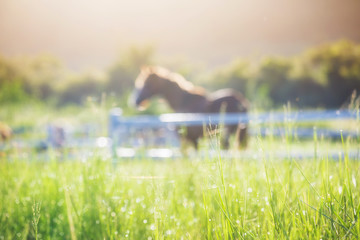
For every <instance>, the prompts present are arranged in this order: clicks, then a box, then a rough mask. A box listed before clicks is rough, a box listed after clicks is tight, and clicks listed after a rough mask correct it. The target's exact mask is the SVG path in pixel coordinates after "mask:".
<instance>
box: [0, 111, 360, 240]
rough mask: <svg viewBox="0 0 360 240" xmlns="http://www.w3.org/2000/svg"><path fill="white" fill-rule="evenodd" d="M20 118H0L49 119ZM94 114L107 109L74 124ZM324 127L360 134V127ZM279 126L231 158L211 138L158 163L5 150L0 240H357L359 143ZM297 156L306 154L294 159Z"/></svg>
mask: <svg viewBox="0 0 360 240" xmlns="http://www.w3.org/2000/svg"><path fill="white" fill-rule="evenodd" d="M99 109H100V110H99ZM68 111H69V112H70V113H72V112H73V110H72V109H70V110H68ZM99 111H102V112H99ZM18 112H19V109H16V108H14V109H10V108H8V109H7V110H6V111H5V110H4V109H3V110H0V116H2V118H3V119H4V120H7V121H8V122H10V123H13V125H14V126H22V125H30V126H35V127H36V126H40V125H42V124H43V123H46V122H48V121H50V120H51V119H52V118H53V117H54V116H53V115H54V114H53V113H49V114H45V112H46V111H44V110H43V109H42V108H39V109H35V111H28V112H27V111H22V114H24V116H25V117H24V118H19V117H18V116H19V115H18V114H19V113H18ZM8 113H9V114H8ZM99 114H101V115H105V114H106V109H102V108H96V107H94V109H92V108H90V109H87V110H86V111H83V112H80V113H78V114H77V115H76V117H75V120H76V121H80V122H84V121H85V122H86V121H89V120H88V117H87V116H88V115H90V118H94V116H97V115H99ZM36 115H38V116H39V118H36V117H35V116H36ZM60 115H66V114H62V113H61V114H60ZM22 119H23V120H22ZM24 119H25V120H24ZM34 119H37V122H34V121H35V120H34ZM82 119H83V120H82ZM97 121H98V123H99V124H106V119H105V120H104V119H100V120H99V119H97ZM309 124H310V123H309ZM331 125H333V126H336V127H338V128H342V129H346V128H347V127H348V128H350V129H356V130H357V131H358V129H359V120H356V121H350V122H349V121H347V122H343V121H341V122H333V123H331ZM282 126H285V127H286V129H287V130H288V131H286V133H285V135H284V136H282V137H281V138H276V137H274V136H269V137H265V138H262V137H253V138H251V141H250V143H249V146H248V148H247V150H246V151H243V152H234V153H233V154H232V156H233V158H232V159H227V158H225V157H222V155H221V153H220V151H219V150H218V147H217V144H216V143H217V141H216V139H215V138H212V139H210V140H209V139H205V140H204V141H202V142H201V144H200V147H201V149H200V154H198V155H195V156H194V155H190V157H184V158H182V159H176V160H170V159H169V160H164V161H155V160H152V159H134V160H126V159H117V160H116V161H113V160H112V159H109V158H106V157H105V155H103V154H102V153H101V152H100V151H99V152H96V151H95V152H94V154H93V156H92V157H90V158H88V159H84V158H82V159H73V158H72V159H67V157H66V156H67V154H66V152H65V153H63V155H62V156H61V153H58V152H52V151H50V152H49V153H48V155H47V156H49V159H48V160H44V159H45V158H44V156H41V157H39V155H37V153H33V152H30V153H29V152H25V151H18V150H14V151H13V150H7V151H6V152H5V153H1V154H0V240H2V239H72V240H74V239H357V238H359V237H360V223H359V220H358V218H359V214H360V190H359V189H360V188H359V184H360V174H359V172H360V161H359V160H360V159H359V151H360V147H359V146H360V138H359V137H358V138H357V139H350V138H348V139H343V140H342V141H330V140H328V139H326V138H324V137H322V136H318V135H317V134H316V132H315V133H314V138H313V139H312V140H307V141H304V140H300V139H298V138H297V137H296V136H292V135H291V132H292V131H291V130H292V129H293V128H296V127H297V126H299V125H297V123H294V122H284V124H283V125H282ZM312 126H313V125H312ZM253 127H254V128H255V129H256V127H257V126H253ZM275 127H278V125H275V126H271V125H270V126H269V128H270V129H271V128H275ZM104 129H106V128H105V126H104ZM104 132H105V130H104ZM30 137H31V136H30ZM209 151H213V152H215V154H207V153H208V152H209ZM279 152H282V153H284V154H282V155H279ZM304 152H308V153H309V152H310V153H313V154H312V155H313V156H310V157H307V158H306V159H299V158H297V157H294V156H296V155H297V154H298V153H300V154H301V153H304ZM354 152H355V153H356V152H357V156H355V157H353V155H352V154H353V153H354ZM294 153H296V154H294ZM337 153H338V154H337Z"/></svg>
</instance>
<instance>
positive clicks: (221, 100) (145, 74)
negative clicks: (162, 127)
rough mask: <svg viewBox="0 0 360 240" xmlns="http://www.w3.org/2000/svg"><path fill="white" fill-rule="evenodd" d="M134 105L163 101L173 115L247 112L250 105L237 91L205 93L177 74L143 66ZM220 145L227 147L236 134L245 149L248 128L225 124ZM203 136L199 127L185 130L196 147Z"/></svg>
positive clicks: (136, 82) (241, 125)
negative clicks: (157, 98)
mask: <svg viewBox="0 0 360 240" xmlns="http://www.w3.org/2000/svg"><path fill="white" fill-rule="evenodd" d="M135 88H136V89H135V90H136V93H135V98H136V100H135V102H136V105H137V106H138V107H141V106H142V105H143V103H144V102H146V101H147V100H149V99H150V98H151V97H153V96H159V97H162V98H164V99H165V100H166V101H167V102H168V104H169V105H170V107H171V108H172V109H173V110H174V111H175V112H181V113H219V112H224V113H246V112H247V111H248V109H249V102H248V101H247V99H246V98H245V97H244V96H243V95H242V94H241V93H239V92H237V91H235V90H232V89H222V90H218V91H216V92H213V93H210V94H208V93H207V92H206V91H205V90H204V89H203V88H201V87H196V86H194V85H193V84H192V83H191V82H189V81H187V80H185V78H184V77H182V76H181V75H180V74H177V73H173V72H170V71H168V70H167V69H164V68H161V67H143V68H142V69H141V72H140V74H139V76H138V77H137V79H136V81H135ZM225 129H226V132H225V135H224V138H223V146H224V147H226V148H227V147H228V146H229V135H230V134H231V133H235V132H237V130H238V132H237V136H238V139H237V141H238V142H239V146H240V147H246V143H247V125H246V124H244V123H239V124H238V125H226V126H225ZM202 136H203V127H202V126H191V127H187V131H186V136H185V137H186V138H187V139H188V140H190V141H191V142H192V143H193V144H194V146H195V148H197V147H198V140H199V138H200V137H202Z"/></svg>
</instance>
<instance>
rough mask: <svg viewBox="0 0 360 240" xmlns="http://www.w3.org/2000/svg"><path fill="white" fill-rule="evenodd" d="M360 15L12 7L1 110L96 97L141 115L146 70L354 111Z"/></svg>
mask: <svg viewBox="0 0 360 240" xmlns="http://www.w3.org/2000/svg"><path fill="white" fill-rule="evenodd" d="M359 10H360V1H357V0H343V1H337V0H318V1H310V0H292V1H285V0H271V1H270V0H251V1H250V0H241V1H240V0H236V1H235V0H228V1H220V0H197V1H191V0H182V1H174V0H153V1H146V0H132V1H119V0H104V1H98V0H77V1H70V0H52V1H48V0H17V1H12V0H2V1H1V2H0V104H1V108H3V109H4V106H13V105H17V106H18V105H22V104H27V105H28V104H29V103H32V104H33V105H46V106H49V107H51V108H52V109H53V108H63V107H69V106H84V105H86V104H89V101H92V102H93V103H94V102H95V103H100V102H105V103H106V104H108V105H109V107H113V106H120V107H122V108H123V110H124V113H125V114H134V113H136V112H135V110H133V109H131V108H129V107H128V106H127V98H128V96H129V94H130V92H131V91H132V89H133V86H134V79H135V78H136V76H137V75H138V73H139V67H140V66H141V65H144V64H156V65H161V66H165V67H167V68H169V69H171V70H172V71H177V72H179V73H181V74H183V75H184V76H185V78H187V79H188V80H189V81H192V82H193V83H195V84H198V85H202V86H204V87H205V88H206V89H208V90H209V91H211V90H215V89H219V88H225V87H231V88H234V89H237V90H239V91H241V92H243V93H244V94H245V95H246V97H247V98H248V99H250V101H251V102H252V103H253V104H252V106H254V107H257V108H260V109H269V108H278V107H282V106H283V105H284V104H287V103H288V102H291V104H292V106H295V107H299V108H340V107H344V106H346V105H347V104H348V103H349V102H350V100H351V94H352V93H353V91H354V90H357V91H359V90H360V44H359V41H360V28H359V26H360V14H359ZM165 111H170V109H169V108H167V106H166V105H164V104H162V103H160V104H155V105H153V106H152V107H150V109H149V110H148V112H150V113H158V112H165ZM8 113H9V112H5V113H4V112H1V111H0V115H1V116H2V118H6V117H5V114H8Z"/></svg>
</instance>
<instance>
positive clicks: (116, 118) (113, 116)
mask: <svg viewBox="0 0 360 240" xmlns="http://www.w3.org/2000/svg"><path fill="white" fill-rule="evenodd" d="M122 113H123V111H122V109H121V108H113V109H111V110H110V115H109V129H108V131H109V133H108V134H109V138H111V140H112V146H111V147H112V154H113V156H114V157H116V146H117V145H118V143H119V140H120V139H119V134H117V132H118V129H119V125H121V119H122Z"/></svg>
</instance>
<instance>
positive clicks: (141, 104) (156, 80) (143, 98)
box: [133, 67, 162, 110]
mask: <svg viewBox="0 0 360 240" xmlns="http://www.w3.org/2000/svg"><path fill="white" fill-rule="evenodd" d="M161 80H162V79H161V77H160V76H159V74H158V73H157V72H156V71H155V70H154V68H152V67H143V68H141V72H140V74H139V76H138V77H137V78H136V80H135V91H134V92H133V98H134V100H135V105H136V107H137V108H139V109H140V110H141V109H144V108H145V105H146V103H147V102H148V100H149V99H150V98H151V97H153V96H155V95H158V94H159V93H160V88H161V85H162V82H161Z"/></svg>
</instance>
